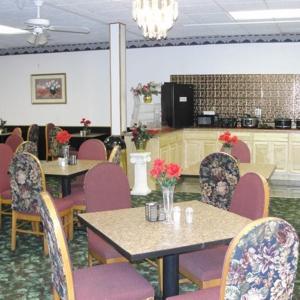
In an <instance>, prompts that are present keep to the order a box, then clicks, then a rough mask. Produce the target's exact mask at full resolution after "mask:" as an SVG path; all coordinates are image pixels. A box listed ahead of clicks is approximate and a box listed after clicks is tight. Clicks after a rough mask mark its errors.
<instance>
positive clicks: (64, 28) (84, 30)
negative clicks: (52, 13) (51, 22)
mask: <svg viewBox="0 0 300 300" xmlns="http://www.w3.org/2000/svg"><path fill="white" fill-rule="evenodd" d="M47 30H51V31H58V32H70V33H82V34H88V33H90V29H89V28H87V27H72V26H49V27H48V28H47Z"/></svg>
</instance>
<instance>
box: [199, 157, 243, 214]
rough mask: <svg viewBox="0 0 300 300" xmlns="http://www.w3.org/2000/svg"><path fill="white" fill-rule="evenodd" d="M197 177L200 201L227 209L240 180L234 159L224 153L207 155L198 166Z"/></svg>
mask: <svg viewBox="0 0 300 300" xmlns="http://www.w3.org/2000/svg"><path fill="white" fill-rule="evenodd" d="M199 176H200V188H201V195H202V201H203V202H205V203H208V204H212V205H214V206H216V207H219V208H223V209H228V207H229V205H230V201H231V198H232V194H233V192H234V189H235V186H236V184H237V183H238V181H239V179H240V172H239V167H238V164H237V161H236V159H235V158H234V157H232V156H231V155H229V154H227V153H224V152H216V153H212V154H209V155H208V156H206V157H205V158H204V159H203V160H202V162H201V164H200V174H199Z"/></svg>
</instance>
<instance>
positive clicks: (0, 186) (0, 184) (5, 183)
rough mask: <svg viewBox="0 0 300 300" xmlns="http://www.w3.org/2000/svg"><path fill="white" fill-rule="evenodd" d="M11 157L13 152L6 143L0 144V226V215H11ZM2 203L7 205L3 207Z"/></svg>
mask: <svg viewBox="0 0 300 300" xmlns="http://www.w3.org/2000/svg"><path fill="white" fill-rule="evenodd" d="M12 157H13V152H12V150H11V148H10V147H9V146H8V145H5V144H0V228H1V226H2V215H11V212H10V206H11V190H10V182H9V181H10V178H9V175H8V168H9V164H10V161H11V159H12ZM2 205H6V206H9V209H4V208H3V207H2Z"/></svg>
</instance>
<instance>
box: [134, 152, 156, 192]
mask: <svg viewBox="0 0 300 300" xmlns="http://www.w3.org/2000/svg"><path fill="white" fill-rule="evenodd" d="M150 161H151V153H150V152H139V153H130V162H131V163H132V164H134V186H133V189H132V190H131V195H143V196H144V195H148V194H149V193H151V190H150V189H149V187H148V182H147V162H150Z"/></svg>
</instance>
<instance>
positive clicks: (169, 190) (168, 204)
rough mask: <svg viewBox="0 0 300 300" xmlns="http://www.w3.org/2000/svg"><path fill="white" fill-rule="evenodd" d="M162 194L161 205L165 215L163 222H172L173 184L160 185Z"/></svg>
mask: <svg viewBox="0 0 300 300" xmlns="http://www.w3.org/2000/svg"><path fill="white" fill-rule="evenodd" d="M161 188H162V194H163V207H164V212H165V216H166V220H165V223H167V224H172V223H173V218H172V214H173V201H174V190H175V185H171V186H162V187H161Z"/></svg>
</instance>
